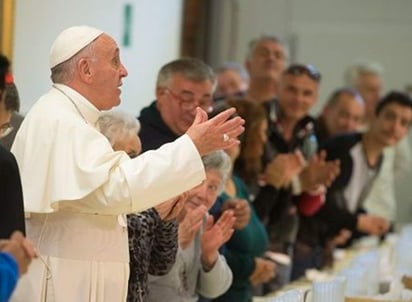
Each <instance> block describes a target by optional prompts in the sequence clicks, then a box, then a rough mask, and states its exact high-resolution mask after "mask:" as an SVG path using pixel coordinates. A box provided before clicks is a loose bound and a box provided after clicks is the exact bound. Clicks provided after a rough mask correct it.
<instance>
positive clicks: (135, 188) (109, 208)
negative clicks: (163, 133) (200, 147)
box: [59, 135, 205, 214]
mask: <svg viewBox="0 0 412 302" xmlns="http://www.w3.org/2000/svg"><path fill="white" fill-rule="evenodd" d="M204 179H205V172H204V168H203V163H202V160H201V157H200V155H199V153H198V151H197V149H196V146H195V145H194V144H193V142H192V140H191V139H190V137H189V136H187V135H183V136H182V137H180V138H178V139H177V140H176V141H174V142H173V143H169V144H165V145H163V146H162V147H161V148H159V149H157V150H153V151H148V152H145V153H144V154H142V155H140V156H138V157H136V158H135V159H133V160H125V161H122V162H121V163H120V165H118V166H117V167H114V168H113V170H112V171H111V172H110V176H109V178H108V181H107V182H106V183H104V184H103V185H102V186H101V187H100V188H99V189H97V190H95V191H94V192H92V193H91V194H89V195H88V196H86V197H85V198H83V199H82V200H79V201H78V202H60V203H59V207H68V208H76V210H79V211H82V212H92V213H100V214H121V213H130V212H136V211H142V210H145V209H147V208H150V207H153V206H155V205H157V204H159V203H161V202H163V201H166V200H168V199H170V198H173V197H175V196H177V195H179V194H180V193H183V192H185V191H187V190H189V189H191V188H193V187H195V186H196V185H198V184H200V183H201V181H203V180H204Z"/></svg>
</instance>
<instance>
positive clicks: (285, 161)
mask: <svg viewBox="0 0 412 302" xmlns="http://www.w3.org/2000/svg"><path fill="white" fill-rule="evenodd" d="M304 166H305V159H304V158H303V155H302V153H301V152H300V151H296V152H294V153H284V154H279V155H277V156H276V157H275V158H274V159H273V160H272V161H271V162H270V163H269V164H268V165H267V166H266V170H265V180H266V182H267V183H268V184H271V185H272V186H274V187H276V188H281V187H286V186H288V185H289V184H290V182H291V181H292V178H293V177H295V176H296V175H298V174H299V173H300V172H301V171H302V169H303V168H304Z"/></svg>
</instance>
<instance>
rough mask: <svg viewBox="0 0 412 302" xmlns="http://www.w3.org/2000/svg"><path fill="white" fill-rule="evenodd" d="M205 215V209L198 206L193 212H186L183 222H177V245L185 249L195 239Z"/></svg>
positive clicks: (202, 206)
mask: <svg viewBox="0 0 412 302" xmlns="http://www.w3.org/2000/svg"><path fill="white" fill-rule="evenodd" d="M206 213H207V208H206V207H205V206H204V205H200V206H198V207H197V208H195V209H194V210H191V211H187V212H186V214H185V216H184V218H183V220H181V221H180V222H179V230H178V232H179V233H178V239H179V245H180V247H181V248H182V249H185V248H187V247H188V246H189V244H190V243H191V242H192V241H193V239H194V238H195V235H196V233H197V232H198V231H199V229H200V227H201V226H202V223H203V217H204V216H205V215H206Z"/></svg>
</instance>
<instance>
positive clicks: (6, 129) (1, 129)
mask: <svg viewBox="0 0 412 302" xmlns="http://www.w3.org/2000/svg"><path fill="white" fill-rule="evenodd" d="M12 131H13V126H12V125H11V124H10V123H5V124H3V125H1V126H0V138H3V137H6V136H7V135H9V134H10V133H11V132H12Z"/></svg>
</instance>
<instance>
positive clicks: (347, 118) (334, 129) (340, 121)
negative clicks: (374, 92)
mask: <svg viewBox="0 0 412 302" xmlns="http://www.w3.org/2000/svg"><path fill="white" fill-rule="evenodd" d="M364 114H365V103H364V101H363V99H362V97H361V96H360V94H359V93H358V92H357V91H356V90H354V89H350V88H340V89H337V90H335V91H334V92H333V93H332V94H331V96H330V97H329V99H328V101H327V103H326V105H325V107H324V108H323V110H322V113H321V115H320V116H319V117H318V118H317V120H316V122H315V132H316V137H317V139H318V142H319V144H320V145H322V144H323V143H324V142H325V141H326V140H328V139H330V138H332V137H334V136H337V135H340V134H346V133H349V132H354V131H359V129H360V127H361V122H362V118H363V116H364Z"/></svg>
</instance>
